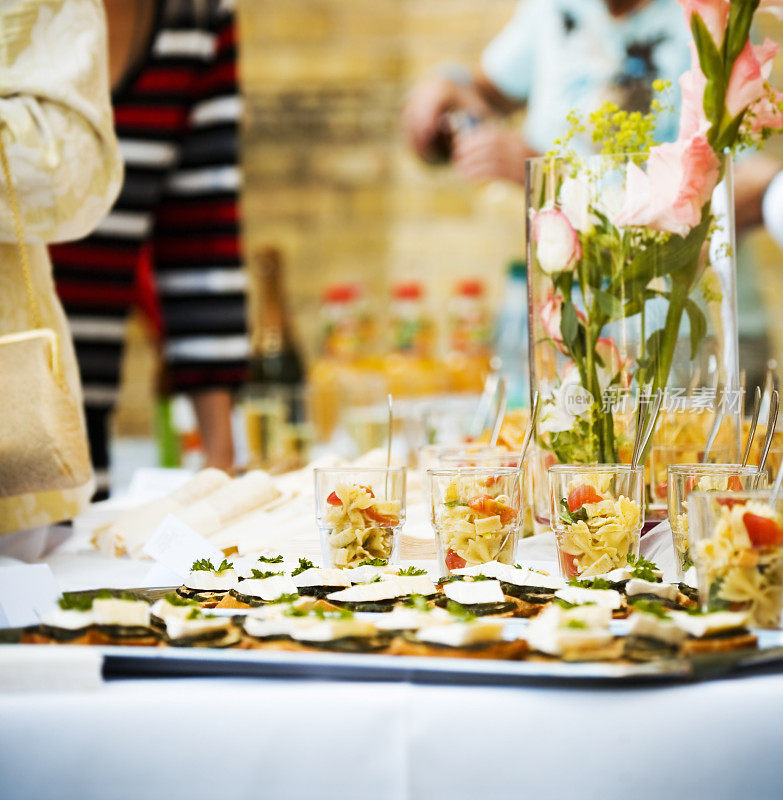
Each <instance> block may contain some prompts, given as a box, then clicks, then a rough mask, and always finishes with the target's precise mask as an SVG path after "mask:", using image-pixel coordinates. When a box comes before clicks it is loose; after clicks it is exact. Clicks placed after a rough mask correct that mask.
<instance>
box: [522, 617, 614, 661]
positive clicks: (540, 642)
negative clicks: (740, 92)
mask: <svg viewBox="0 0 783 800" xmlns="http://www.w3.org/2000/svg"><path fill="white" fill-rule="evenodd" d="M610 619H611V611H610V609H608V608H603V607H601V606H583V607H581V608H572V609H563V608H560V607H559V606H547V608H545V609H544V610H543V611H542V612H541V613H540V614H539V615H538V616H537V617H534V618H533V619H532V620H531V621H530V623H529V624H528V626H527V630H526V631H525V636H526V638H527V641H528V644H530V646H531V647H533V648H534V649H536V650H538V651H539V652H541V653H547V654H548V655H553V656H562V655H564V654H568V655H569V656H574V655H576V656H578V655H582V654H585V653H589V651H591V650H596V649H600V648H602V647H606V646H608V645H609V644H611V642H612V638H613V637H612V633H611V631H610V630H609V621H610ZM574 622H575V623H577V624H579V623H581V624H582V625H585V626H586V627H569V623H574Z"/></svg>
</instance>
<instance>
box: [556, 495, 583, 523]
mask: <svg viewBox="0 0 783 800" xmlns="http://www.w3.org/2000/svg"><path fill="white" fill-rule="evenodd" d="M560 505H561V506H563V510H562V511H561V512H560V519H561V520H562V521H563V522H564V523H565V524H566V525H575V524H576V523H577V522H587V509H586V508H585V507H584V506H582V507H581V508H578V509H577V510H576V511H571V510H569V508H568V500H566V499H565V497H564V498H563V499H562V500H561V501H560Z"/></svg>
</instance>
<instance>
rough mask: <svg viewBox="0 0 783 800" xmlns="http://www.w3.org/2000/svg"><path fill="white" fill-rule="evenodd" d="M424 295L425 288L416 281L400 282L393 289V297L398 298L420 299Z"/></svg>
mask: <svg viewBox="0 0 783 800" xmlns="http://www.w3.org/2000/svg"><path fill="white" fill-rule="evenodd" d="M423 295H424V289H423V288H422V285H421V284H420V283H417V282H416V281H406V282H403V283H398V284H397V285H396V286H394V288H393V289H392V297H394V298H395V299H396V300H420V299H421V298H422V296H423Z"/></svg>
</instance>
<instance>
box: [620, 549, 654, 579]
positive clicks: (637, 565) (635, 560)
mask: <svg viewBox="0 0 783 800" xmlns="http://www.w3.org/2000/svg"><path fill="white" fill-rule="evenodd" d="M628 565H629V566H631V567H633V569H632V570H631V576H632V577H634V578H638V579H640V580H643V581H650V582H651V583H657V582H659V581H660V580H661V579H660V577H659V576H658V567H657V566H656V565H655V564H654V563H653V562H652V561H648V560H647V559H646V558H644V556H635V555H633V553H629V554H628Z"/></svg>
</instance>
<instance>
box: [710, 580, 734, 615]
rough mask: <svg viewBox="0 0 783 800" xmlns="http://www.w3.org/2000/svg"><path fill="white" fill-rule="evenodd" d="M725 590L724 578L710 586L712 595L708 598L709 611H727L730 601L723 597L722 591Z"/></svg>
mask: <svg viewBox="0 0 783 800" xmlns="http://www.w3.org/2000/svg"><path fill="white" fill-rule="evenodd" d="M722 589H723V578H718V579H717V580H716V581H713V582H712V585H711V586H710V593H709V596H708V597H707V611H726V610H727V609H728V608H729V606H730V603H729V601H728V600H724V599H723V598H722V597H721V596H720V593H721V590H722Z"/></svg>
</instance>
